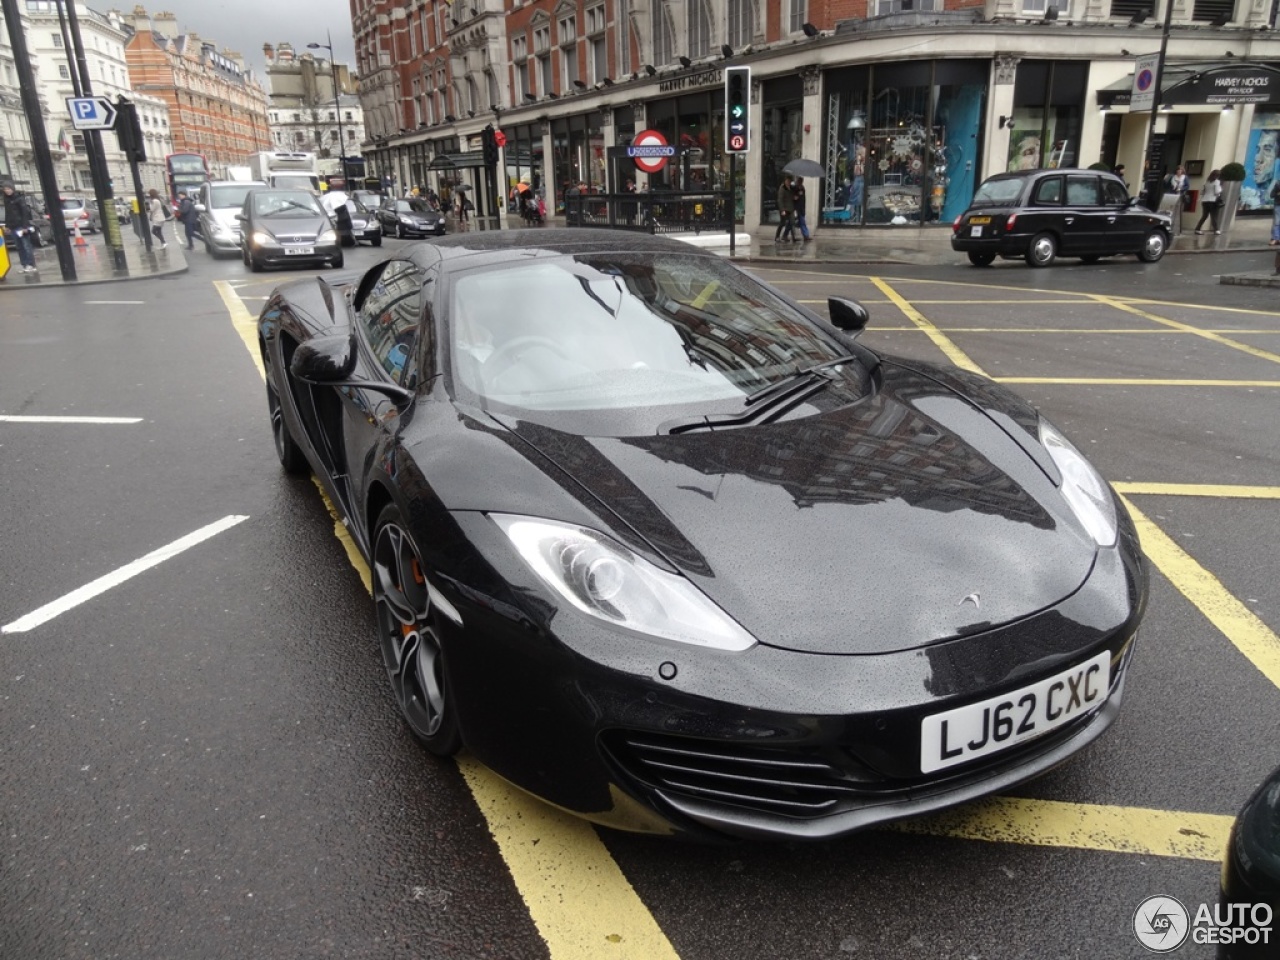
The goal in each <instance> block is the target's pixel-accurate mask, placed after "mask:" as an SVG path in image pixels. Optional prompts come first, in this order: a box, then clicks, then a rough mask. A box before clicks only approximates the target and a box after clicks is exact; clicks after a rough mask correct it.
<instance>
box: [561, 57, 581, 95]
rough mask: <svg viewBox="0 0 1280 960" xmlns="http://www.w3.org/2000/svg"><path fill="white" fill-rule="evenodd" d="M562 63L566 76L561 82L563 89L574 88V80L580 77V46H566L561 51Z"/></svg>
mask: <svg viewBox="0 0 1280 960" xmlns="http://www.w3.org/2000/svg"><path fill="white" fill-rule="evenodd" d="M560 63H561V64H563V68H564V77H563V82H562V83H561V84H560V89H561V90H572V89H573V87H574V81H575V80H578V79H580V78H579V76H578V48H577V47H576V46H569V47H565V48H564V49H562V50H561V51H560Z"/></svg>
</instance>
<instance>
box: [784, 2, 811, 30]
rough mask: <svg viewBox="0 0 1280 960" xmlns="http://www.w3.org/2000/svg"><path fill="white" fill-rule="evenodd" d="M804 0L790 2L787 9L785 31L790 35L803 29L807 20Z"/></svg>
mask: <svg viewBox="0 0 1280 960" xmlns="http://www.w3.org/2000/svg"><path fill="white" fill-rule="evenodd" d="M805 6H806V0H790V5H789V7H788V9H787V30H788V31H789V32H791V33H799V32H800V31H801V30H803V29H804V24H805V20H807V19H808V16H807V13H808V12H807V11H806V10H805Z"/></svg>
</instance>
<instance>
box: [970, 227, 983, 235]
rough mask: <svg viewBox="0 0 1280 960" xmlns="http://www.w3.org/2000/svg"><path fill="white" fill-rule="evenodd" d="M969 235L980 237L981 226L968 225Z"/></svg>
mask: <svg viewBox="0 0 1280 960" xmlns="http://www.w3.org/2000/svg"><path fill="white" fill-rule="evenodd" d="M969 236H971V237H980V236H982V228H981V227H970V228H969Z"/></svg>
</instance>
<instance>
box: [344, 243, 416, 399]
mask: <svg viewBox="0 0 1280 960" xmlns="http://www.w3.org/2000/svg"><path fill="white" fill-rule="evenodd" d="M425 279H426V274H425V271H424V270H423V269H422V268H421V267H419V266H418V265H417V264H416V263H412V262H410V261H408V260H390V261H388V262H387V263H385V264H383V267H382V272H381V273H380V274H379V275H378V277H377V279H376V280H375V281H374V282H373V285H372V286H371V287H369V289H368V290H367V291H365V292H364V298H363V301H362V303H361V305H360V327H361V329H362V330H363V332H364V336H365V341H366V342H367V343H368V344H369V349H370V351H372V353H373V355H374V357H375V358H376V359H377V361H378V363H379V364H380V365H381V366H382V369H383V370H385V371H386V373H387V376H388V377H390V378H391V379H392V380H393V381H394V382H396V383H398V384H400V385H401V386H404V387H409V388H412V387H413V386H415V385H416V383H417V376H418V364H417V352H418V337H419V333H420V330H421V328H422V305H423V303H422V301H423V294H422V285H423V283H424V281H425Z"/></svg>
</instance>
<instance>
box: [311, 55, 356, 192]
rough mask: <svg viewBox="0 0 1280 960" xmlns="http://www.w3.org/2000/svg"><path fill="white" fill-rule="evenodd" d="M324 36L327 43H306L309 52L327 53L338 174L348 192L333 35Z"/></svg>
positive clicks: (345, 145)
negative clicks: (336, 132)
mask: <svg viewBox="0 0 1280 960" xmlns="http://www.w3.org/2000/svg"><path fill="white" fill-rule="evenodd" d="M324 35H325V39H327V40H328V41H329V42H328V43H308V44H307V47H308V48H309V49H311V50H319V49H320V48H321V47H323V48H324V49H325V50H328V51H329V75H330V76H331V77H332V78H333V110H334V115H335V116H336V117H337V118H338V172H340V173H341V174H342V182H343V184H344V185H345V187H346V189H347V192H350V191H351V185H350V184H349V183H347V142H346V140H344V139H343V136H342V93H341V91H340V90H339V89H338V65H337V63H335V62H334V59H333V34H332V33H331V32H330V31H328V30H326V31H325V32H324Z"/></svg>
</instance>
